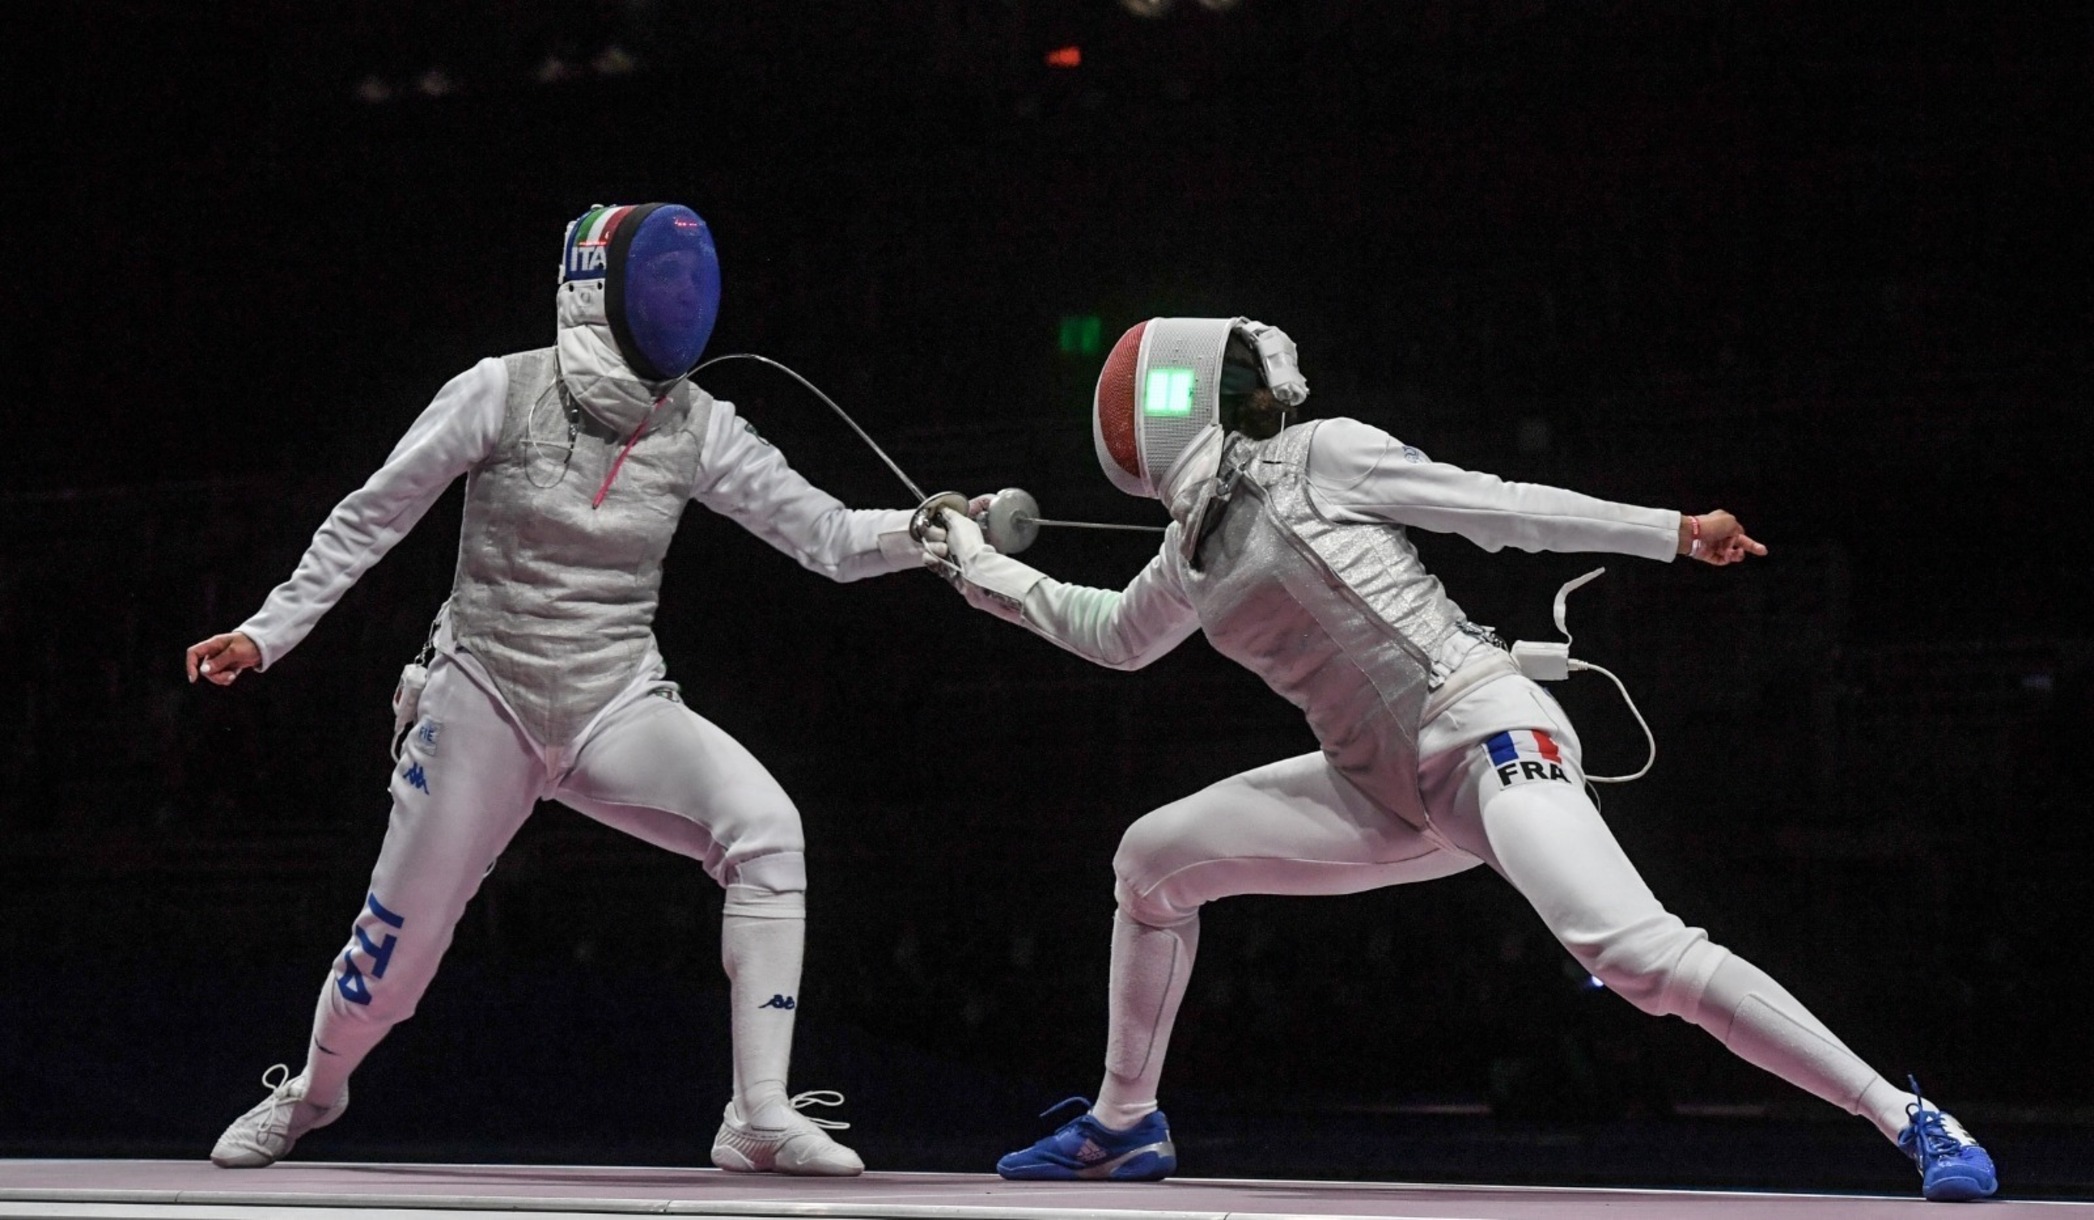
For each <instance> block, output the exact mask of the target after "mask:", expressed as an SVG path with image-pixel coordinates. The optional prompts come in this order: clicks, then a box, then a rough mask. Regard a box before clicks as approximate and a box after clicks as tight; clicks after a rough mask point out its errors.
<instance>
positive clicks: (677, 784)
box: [558, 694, 865, 1175]
mask: <svg viewBox="0 0 2094 1220" xmlns="http://www.w3.org/2000/svg"><path fill="white" fill-rule="evenodd" d="M558 797H559V799H560V800H561V801H563V802H565V803H566V804H568V805H571V806H573V807H574V808H576V809H579V810H580V811H582V812H583V813H585V814H587V815H589V816H590V817H592V818H595V819H596V820H598V821H600V822H603V823H605V824H606V825H610V826H614V827H617V828H618V829H620V830H623V831H625V832H627V833H629V834H631V835H634V836H635V837H637V838H640V839H642V840H645V841H646V842H649V843H652V844H655V845H656V846H658V847H662V848H666V849H667V850H669V851H673V852H676V853H678V854H679V855H684V856H689V857H691V858H692V859H694V860H697V861H698V862H699V863H700V864H701V865H703V866H704V868H705V871H706V873H707V874H708V875H710V876H711V877H712V878H713V879H714V880H715V881H717V882H719V883H720V885H721V886H723V887H724V888H725V889H726V891H727V901H726V905H725V909H724V911H723V914H722V916H721V921H720V960H721V964H722V966H724V967H725V969H726V971H727V978H728V1002H729V1004H730V1005H731V1006H732V1010H731V1017H730V1022H731V1028H732V1031H733V1036H734V1055H733V1058H734V1097H733V1099H732V1100H731V1101H729V1102H728V1104H727V1109H726V1112H725V1114H724V1116H723V1121H722V1123H721V1126H720V1131H719V1134H718V1136H717V1137H716V1138H715V1140H714V1142H713V1150H712V1155H713V1163H714V1164H716V1165H718V1166H719V1167H720V1168H722V1169H730V1170H736V1171H741V1172H757V1171H765V1170H778V1171H780V1172H785V1173H800V1174H822V1175H850V1174H856V1173H860V1172H863V1170H864V1168H865V1166H864V1163H863V1162H862V1161H861V1160H859V1158H858V1156H857V1154H856V1153H854V1152H852V1151H851V1150H850V1149H848V1148H846V1147H844V1146H843V1145H841V1144H839V1143H837V1142H836V1141H835V1140H833V1139H831V1138H830V1137H829V1136H828V1135H827V1134H826V1133H825V1132H824V1131H823V1130H822V1129H821V1124H824V1123H826V1120H815V1119H810V1118H808V1117H807V1116H806V1115H803V1114H801V1113H800V1112H799V1107H801V1106H805V1105H808V1104H834V1103H835V1102H836V1101H841V1098H837V1097H835V1096H834V1095H833V1094H826V1093H821V1092H815V1093H803V1094H800V1095H799V1096H797V1097H794V1096H792V1095H791V1094H790V1093H789V1091H788V1090H787V1087H786V1081H787V1073H788V1070H789V1068H790V1067H791V1063H792V1044H793V1026H794V1018H795V1016H796V1015H797V1013H798V1009H799V991H800V969H801V961H802V956H803V953H804V945H805V941H806V931H807V864H806V856H805V854H804V849H803V840H802V837H801V830H800V814H799V810H798V809H796V808H794V806H793V803H792V801H791V799H790V798H788V797H787V796H786V794H785V791H784V789H782V788H780V787H779V786H778V782H777V780H775V779H773V778H772V777H771V774H770V772H769V771H766V770H765V769H764V767H763V764H762V763H759V762H758V761H757V760H756V758H755V756H754V755H752V754H750V753H749V752H748V750H746V749H744V748H743V747H742V745H741V744H740V743H739V742H737V741H735V740H734V739H733V738H732V737H730V736H728V735H727V733H725V732H724V731H722V730H721V729H720V728H719V727H718V726H716V725H714V724H712V723H711V722H709V721H707V720H705V719H703V718H702V717H700V716H698V715H696V714H695V713H693V712H692V711H691V710H690V709H688V708H686V707H684V706H683V705H682V704H681V703H679V702H676V701H674V700H672V699H668V698H662V697H659V696H657V695H654V694H641V695H638V696H636V697H634V698H631V699H629V700H628V701H627V702H625V703H624V704H622V705H620V706H618V707H616V708H614V709H613V710H612V712H611V713H609V714H607V715H606V717H605V719H604V721H603V723H602V724H601V726H600V727H599V728H598V729H597V731H596V733H595V734H594V735H593V736H592V737H591V738H590V740H589V743H588V744H587V745H586V746H585V747H584V748H583V750H582V752H581V755H580V757H579V758H578V759H577V762H576V765H575V768H574V770H573V771H572V772H571V773H570V774H569V775H568V776H567V777H566V779H565V780H563V781H562V784H561V787H560V790H559V792H558ZM839 1125H840V1124H839Z"/></svg>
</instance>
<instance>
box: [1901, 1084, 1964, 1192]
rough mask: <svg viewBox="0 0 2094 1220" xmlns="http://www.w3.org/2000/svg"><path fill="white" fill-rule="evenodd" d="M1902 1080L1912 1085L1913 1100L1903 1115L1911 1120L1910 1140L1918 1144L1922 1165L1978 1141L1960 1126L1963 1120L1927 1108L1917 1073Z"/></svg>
mask: <svg viewBox="0 0 2094 1220" xmlns="http://www.w3.org/2000/svg"><path fill="white" fill-rule="evenodd" d="M1905 1082H1906V1083H1907V1084H1910V1085H1911V1086H1912V1100H1911V1101H1910V1102H1909V1103H1907V1104H1906V1106H1905V1116H1906V1117H1907V1118H1910V1119H1911V1120H1912V1131H1913V1136H1914V1139H1913V1142H1914V1143H1915V1144H1917V1145H1918V1148H1919V1161H1920V1168H1921V1169H1925V1168H1926V1167H1927V1166H1928V1165H1929V1164H1931V1163H1932V1162H1933V1161H1934V1159H1935V1158H1937V1157H1945V1156H1955V1155H1956V1154H1957V1153H1958V1152H1960V1151H1962V1150H1963V1149H1964V1148H1965V1147H1967V1146H1969V1145H1972V1144H1975V1143H1977V1142H1978V1141H1976V1140H1974V1139H1972V1138H1971V1137H1970V1132H1968V1131H1966V1130H1964V1129H1963V1124H1962V1123H1959V1122H1957V1121H1956V1119H1955V1116H1954V1115H1951V1114H1948V1113H1947V1112H1945V1111H1943V1110H1940V1109H1933V1110H1929V1109H1928V1108H1927V1099H1926V1097H1925V1096H1924V1095H1923V1094H1921V1092H1920V1086H1919V1078H1918V1077H1917V1076H1907V1077H1905Z"/></svg>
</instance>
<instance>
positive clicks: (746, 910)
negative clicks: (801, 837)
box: [721, 851, 807, 919]
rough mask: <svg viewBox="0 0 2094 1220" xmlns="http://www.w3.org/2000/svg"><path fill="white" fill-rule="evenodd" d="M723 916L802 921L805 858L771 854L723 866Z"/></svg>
mask: <svg viewBox="0 0 2094 1220" xmlns="http://www.w3.org/2000/svg"><path fill="white" fill-rule="evenodd" d="M721 883H722V884H723V885H725V886H726V888H727V905H726V908H725V909H726V913H727V914H729V915H748V916H752V917H754V918H757V919H802V918H805V917H806V914H807V857H806V856H805V855H804V854H802V853H800V852H796V851H774V852H771V853H770V854H768V855H762V856H756V857H754V858H752V859H748V860H738V861H736V862H734V863H733V864H730V865H728V866H727V868H726V869H725V871H724V874H723V876H722V877H721Z"/></svg>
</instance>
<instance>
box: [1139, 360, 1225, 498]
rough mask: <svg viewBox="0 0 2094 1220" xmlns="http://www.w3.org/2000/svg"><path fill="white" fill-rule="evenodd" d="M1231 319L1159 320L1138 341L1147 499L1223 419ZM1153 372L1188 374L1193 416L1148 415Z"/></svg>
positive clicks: (1140, 403)
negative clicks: (1225, 354)
mask: <svg viewBox="0 0 2094 1220" xmlns="http://www.w3.org/2000/svg"><path fill="white" fill-rule="evenodd" d="M1234 323H1235V320H1234V319H1233V318H1157V319H1155V320H1154V321H1152V322H1150V323H1149V330H1148V333H1147V334H1144V335H1143V336H1142V358H1141V362H1140V364H1139V366H1138V367H1137V368H1136V370H1135V379H1134V409H1135V418H1136V420H1137V421H1138V423H1139V430H1138V433H1137V435H1139V436H1140V438H1141V458H1142V474H1143V475H1144V477H1146V478H1147V479H1148V482H1149V487H1150V494H1152V495H1154V494H1156V491H1157V489H1160V488H1161V487H1162V486H1163V477H1164V476H1165V475H1166V474H1169V473H1170V469H1171V466H1172V464H1174V463H1175V462H1177V460H1178V458H1179V456H1180V455H1181V454H1183V453H1184V452H1185V450H1186V449H1187V448H1189V447H1190V446H1191V445H1192V443H1193V441H1195V440H1197V439H1198V438H1199V435H1200V432H1201V430H1202V429H1204V428H1206V427H1207V425H1209V424H1212V423H1215V422H1217V421H1219V420H1220V418H1221V366H1222V353H1223V352H1224V351H1225V350H1227V348H1228V345H1229V331H1230V328H1231V327H1232V326H1233V325H1234ZM1157 369H1191V370H1192V410H1191V411H1190V412H1188V413H1187V414H1184V415H1168V416H1166V415H1150V414H1149V413H1148V411H1147V407H1148V386H1149V374H1150V373H1152V372H1154V371H1155V370H1157Z"/></svg>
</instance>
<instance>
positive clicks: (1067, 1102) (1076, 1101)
mask: <svg viewBox="0 0 2094 1220" xmlns="http://www.w3.org/2000/svg"><path fill="white" fill-rule="evenodd" d="M1070 1106H1082V1107H1083V1112H1082V1113H1081V1114H1078V1115H1077V1116H1076V1117H1075V1118H1072V1119H1070V1120H1069V1121H1068V1122H1065V1123H1063V1124H1062V1125H1061V1127H1060V1128H1058V1130H1064V1131H1065V1130H1067V1129H1068V1128H1070V1127H1073V1126H1075V1125H1076V1124H1077V1123H1080V1122H1082V1121H1083V1120H1084V1118H1085V1116H1086V1115H1088V1114H1090V1112H1091V1099H1090V1098H1088V1097H1064V1098H1062V1099H1061V1100H1060V1101H1058V1102H1055V1103H1054V1104H1053V1105H1051V1106H1049V1107H1047V1108H1046V1109H1044V1110H1042V1111H1040V1117H1041V1118H1051V1117H1053V1116H1054V1115H1056V1114H1060V1113H1061V1112H1062V1111H1064V1110H1067V1109H1068V1108H1069V1107H1070Z"/></svg>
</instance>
